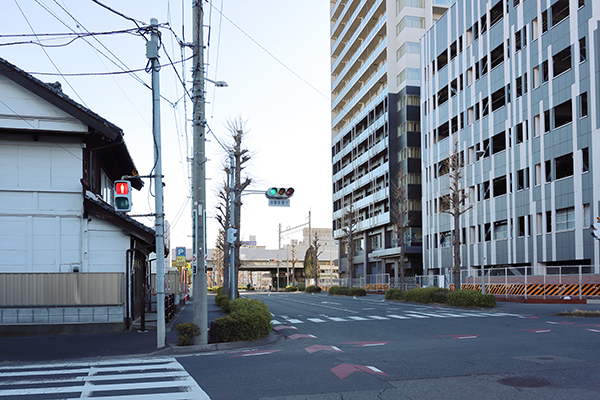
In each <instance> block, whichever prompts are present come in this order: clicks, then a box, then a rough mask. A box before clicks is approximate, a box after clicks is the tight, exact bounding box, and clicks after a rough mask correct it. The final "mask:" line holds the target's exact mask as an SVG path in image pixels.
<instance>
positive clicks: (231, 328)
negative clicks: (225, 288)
mask: <svg viewBox="0 0 600 400" xmlns="http://www.w3.org/2000/svg"><path fill="white" fill-rule="evenodd" d="M229 308H230V313H229V315H228V316H227V317H222V318H217V319H216V320H215V322H216V324H217V335H218V338H219V339H220V341H223V342H236V341H240V340H255V339H258V338H260V337H263V336H266V335H268V334H269V332H271V327H272V323H271V312H270V311H269V308H268V307H267V305H266V304H265V303H263V302H261V301H258V300H256V299H252V300H249V299H245V298H241V299H235V300H234V301H232V302H231V304H230V307H229Z"/></svg>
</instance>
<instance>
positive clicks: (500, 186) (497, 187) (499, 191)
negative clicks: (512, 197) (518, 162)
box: [494, 175, 506, 197]
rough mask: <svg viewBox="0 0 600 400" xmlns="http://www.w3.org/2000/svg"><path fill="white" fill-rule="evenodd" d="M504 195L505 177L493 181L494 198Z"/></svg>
mask: <svg viewBox="0 0 600 400" xmlns="http://www.w3.org/2000/svg"><path fill="white" fill-rule="evenodd" d="M504 194H506V175H505V176H501V177H499V178H496V179H494V197H498V196H502V195H504Z"/></svg>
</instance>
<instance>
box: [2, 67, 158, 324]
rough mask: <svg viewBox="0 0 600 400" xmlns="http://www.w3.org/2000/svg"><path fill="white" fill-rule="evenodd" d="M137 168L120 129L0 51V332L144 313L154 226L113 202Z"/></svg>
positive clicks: (113, 320)
mask: <svg viewBox="0 0 600 400" xmlns="http://www.w3.org/2000/svg"><path fill="white" fill-rule="evenodd" d="M134 171H135V165H134V163H133V161H132V159H131V157H130V155H129V152H128V150H127V147H126V146H125V143H124V141H123V132H122V131H121V129H120V128H118V127H117V126H115V125H113V124H111V123H110V122H109V121H107V120H105V119H103V118H102V117H100V116H98V115H96V114H95V113H93V112H92V111H90V110H88V109H87V108H85V107H83V106H81V105H79V104H77V103H76V102H74V101H73V100H71V99H70V98H69V97H67V96H66V95H65V94H63V93H62V92H61V90H60V85H59V84H46V83H43V82H41V81H39V80H38V79H36V78H34V77H32V76H31V75H29V74H27V73H26V72H24V71H22V70H20V69H19V68H17V67H15V66H14V65H12V64H10V63H8V62H7V61H5V60H3V59H0V333H2V334H20V333H28V334H31V333H35V332H69V331H73V332H75V331H85V330H94V331H109V330H122V329H123V328H124V327H127V326H128V324H129V322H130V321H131V320H132V319H133V318H135V317H136V316H138V315H139V314H140V312H141V311H142V310H141V308H142V301H143V300H142V299H143V298H144V294H145V293H146V282H147V275H148V274H147V271H146V264H147V255H148V254H149V253H150V251H153V250H154V231H153V230H152V229H150V228H148V227H146V226H144V225H142V224H140V223H138V222H136V221H134V220H133V219H131V218H130V217H128V216H127V215H124V214H122V213H118V212H115V211H114V208H113V206H112V201H113V199H112V196H113V195H112V190H113V181H115V180H117V179H120V178H121V177H122V176H123V175H132V174H134ZM130 182H131V184H132V187H133V188H135V189H138V190H139V189H140V188H141V187H142V185H143V183H142V181H141V180H140V179H139V178H133V179H130Z"/></svg>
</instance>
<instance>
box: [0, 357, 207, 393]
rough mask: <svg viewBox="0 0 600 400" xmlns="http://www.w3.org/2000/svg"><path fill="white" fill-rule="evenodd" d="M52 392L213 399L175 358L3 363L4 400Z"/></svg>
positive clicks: (0, 384)
mask: <svg viewBox="0 0 600 400" xmlns="http://www.w3.org/2000/svg"><path fill="white" fill-rule="evenodd" d="M51 395H52V398H55V397H56V396H59V397H60V398H61V399H79V398H87V397H93V398H94V399H106V400H119V399H159V400H160V399H207V400H210V397H209V396H208V395H207V394H206V393H205V392H204V390H202V388H201V387H200V386H198V384H197V383H196V382H195V381H194V379H193V378H192V377H191V376H190V375H189V374H188V373H187V371H186V370H185V369H184V368H183V367H182V366H181V364H179V362H177V360H176V359H174V358H171V357H168V358H146V359H142V358H135V359H117V360H104V361H93V362H70V363H48V364H31V365H19V366H2V367H0V399H2V398H5V397H8V398H13V397H16V396H22V398H40V399H41V398H46V397H50V396H51ZM19 398H21V397H19Z"/></svg>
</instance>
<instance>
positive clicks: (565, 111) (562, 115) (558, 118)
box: [554, 100, 573, 129]
mask: <svg viewBox="0 0 600 400" xmlns="http://www.w3.org/2000/svg"><path fill="white" fill-rule="evenodd" d="M572 121H573V109H572V107H571V100H567V101H565V102H564V103H561V104H559V105H557V106H556V107H554V128H555V129H556V128H558V127H560V126H563V125H566V124H568V123H571V122H572Z"/></svg>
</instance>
